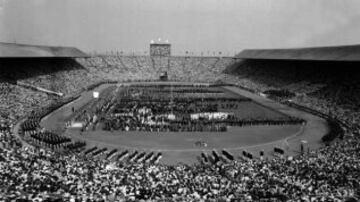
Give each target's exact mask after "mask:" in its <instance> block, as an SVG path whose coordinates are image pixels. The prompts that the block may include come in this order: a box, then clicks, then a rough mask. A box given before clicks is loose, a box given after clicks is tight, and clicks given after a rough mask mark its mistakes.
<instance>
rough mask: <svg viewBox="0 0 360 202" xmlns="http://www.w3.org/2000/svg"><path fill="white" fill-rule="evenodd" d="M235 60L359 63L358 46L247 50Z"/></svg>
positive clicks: (359, 47)
mask: <svg viewBox="0 0 360 202" xmlns="http://www.w3.org/2000/svg"><path fill="white" fill-rule="evenodd" d="M235 57H236V58H241V59H266V60H309V61H310V60H312V61H349V62H351V61H353V62H355V61H360V45H350V46H330V47H312V48H292V49H258V50H256V49H248V50H243V51H242V52H240V53H239V54H238V55H236V56H235Z"/></svg>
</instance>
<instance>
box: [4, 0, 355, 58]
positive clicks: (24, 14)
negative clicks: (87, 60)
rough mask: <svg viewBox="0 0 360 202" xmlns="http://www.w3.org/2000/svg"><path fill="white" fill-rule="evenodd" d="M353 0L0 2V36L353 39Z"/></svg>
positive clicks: (89, 40)
mask: <svg viewBox="0 0 360 202" xmlns="http://www.w3.org/2000/svg"><path fill="white" fill-rule="evenodd" d="M359 36H360V1H359V0H0V41H1V42H16V43H25V44H39V45H54V46H75V47H78V48H80V49H81V50H83V51H86V52H88V53H91V52H98V53H100V52H101V53H103V52H110V51H123V52H135V53H138V54H141V53H145V51H148V49H149V43H150V41H151V40H155V41H157V40H158V39H159V38H161V40H162V41H165V40H169V42H170V43H171V44H172V51H173V53H174V54H177V55H181V54H183V53H184V52H185V51H190V52H194V54H196V55H200V53H201V52H203V53H204V54H205V55H206V54H208V53H209V54H213V53H214V52H217V53H218V52H219V51H221V52H222V53H223V55H234V54H235V53H237V52H240V51H241V50H242V49H249V48H252V49H255V48H295V47H309V46H332V45H347V44H360V37H359Z"/></svg>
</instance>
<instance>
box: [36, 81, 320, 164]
mask: <svg viewBox="0 0 360 202" xmlns="http://www.w3.org/2000/svg"><path fill="white" fill-rule="evenodd" d="M109 87H110V88H112V89H114V88H113V87H111V85H103V86H100V87H98V88H97V89H95V90H96V91H100V92H102V91H104V89H109ZM223 90H224V93H229V94H234V95H236V94H237V93H234V91H229V90H228V89H223ZM108 93H109V90H107V92H106V94H108ZM238 95H239V96H241V97H242V96H245V95H244V94H242V93H239V94H238ZM251 96H252V95H251ZM246 97H249V96H246ZM91 99H92V92H84V93H83V94H82V96H81V97H80V98H79V99H78V100H76V101H74V102H73V103H70V104H68V105H66V106H64V107H62V108H60V109H59V110H57V111H55V112H53V113H52V114H50V115H49V116H47V117H46V118H45V119H43V120H42V123H41V124H42V125H43V126H44V127H45V128H47V129H50V130H56V131H64V127H63V126H64V120H67V119H68V117H70V116H72V113H71V108H72V107H74V108H80V107H83V106H84V105H85V104H86V103H88V102H89V101H90V100H91ZM261 99H264V98H261V97H256V100H255V99H253V98H252V101H245V102H241V103H240V105H239V107H238V109H237V110H235V111H233V112H234V113H235V114H236V116H237V117H241V118H259V117H267V118H279V117H287V116H289V115H291V116H296V115H299V116H300V117H302V118H306V119H316V117H312V116H311V117H310V116H309V115H308V114H304V113H303V112H301V113H300V112H298V111H296V110H295V111H294V110H293V109H291V108H285V107H284V106H280V105H276V103H275V104H274V103H273V102H270V101H269V100H264V102H263V103H259V102H262V100H261ZM267 102H269V103H271V104H269V103H267ZM222 111H226V110H222ZM311 124H314V126H315V124H323V123H322V122H321V121H320V120H318V119H316V122H315V121H314V122H309V121H308V124H307V125H306V126H302V125H283V126H246V127H231V128H229V129H228V131H227V132H120V131H111V132H109V131H103V130H96V131H91V130H89V131H85V132H82V133H81V132H80V130H79V129H67V130H66V131H65V134H66V135H69V136H71V137H73V138H74V139H81V140H85V141H86V142H87V145H88V147H92V146H98V147H100V148H101V147H106V148H108V149H112V148H117V149H119V150H124V149H129V150H139V151H162V152H163V154H164V158H163V159H162V162H164V163H170V164H173V163H179V162H185V163H192V162H194V161H196V158H195V157H196V156H197V155H199V154H200V152H201V151H210V150H212V149H215V150H221V149H227V150H229V151H234V152H237V153H240V151H241V150H242V149H244V148H252V149H253V148H256V150H254V151H259V150H263V149H264V150H271V147H273V146H274V145H279V144H283V142H284V140H286V141H288V139H289V140H291V139H290V138H294V137H295V138H294V139H296V138H297V137H302V136H304V137H305V135H304V133H309V134H312V133H313V132H314V134H315V131H316V132H319V131H320V132H321V133H320V134H323V133H324V132H326V125H325V126H323V127H314V126H312V125H311ZM309 127H312V128H309ZM304 131H305V132H304ZM316 134H317V133H316ZM309 138H316V139H320V138H319V137H318V136H316V135H314V136H309ZM199 140H201V141H204V142H206V143H207V147H202V148H200V147H197V146H196V145H195V142H196V141H199ZM296 141H299V140H296ZM291 144H292V143H291V142H290V145H291ZM262 145H263V146H262ZM270 145H271V147H270Z"/></svg>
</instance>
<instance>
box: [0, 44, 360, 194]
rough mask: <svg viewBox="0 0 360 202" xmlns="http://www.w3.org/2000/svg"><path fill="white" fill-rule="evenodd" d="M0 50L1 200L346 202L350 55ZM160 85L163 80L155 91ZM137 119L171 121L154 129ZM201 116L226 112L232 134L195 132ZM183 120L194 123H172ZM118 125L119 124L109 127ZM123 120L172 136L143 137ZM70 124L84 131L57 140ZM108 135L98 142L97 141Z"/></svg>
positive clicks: (353, 145) (355, 132)
mask: <svg viewBox="0 0 360 202" xmlns="http://www.w3.org/2000/svg"><path fill="white" fill-rule="evenodd" d="M0 47H1V48H0V50H1V51H0V55H1V56H0V57H1V59H0V71H1V76H0V90H1V91H0V103H1V106H0V140H1V141H0V167H1V169H0V182H4V183H0V184H1V185H0V200H5V201H7V200H10V201H11V200H16V199H17V200H20V199H23V200H25V201H32V200H43V201H45V200H57V201H77V200H79V201H81V200H87V201H137V200H151V201H153V200H156V201H204V200H213V201H215V200H224V201H230V200H238V201H304V200H305V201H306V200H308V201H347V200H349V201H350V200H355V201H356V198H359V195H360V185H359V183H358V182H359V181H360V179H359V176H360V173H359V171H360V164H359V162H360V161H359V156H360V153H359V152H360V150H359V148H360V142H359V141H360V138H359V135H360V134H359V132H360V125H359V121H360V113H359V111H360V110H359V108H360V106H359V103H360V101H359V98H360V92H359V89H360V85H359V80H360V79H359V75H358V74H357V73H356V69H357V66H358V64H359V63H358V59H359V57H358V56H359V55H360V50H358V46H341V47H326V48H319V47H317V48H302V49H288V50H286V49H282V50H244V51H243V52H241V53H239V54H238V55H236V56H235V57H180V56H170V57H150V56H141V55H133V56H124V55H95V56H91V57H89V56H88V55H86V54H85V53H83V52H81V51H79V50H78V49H75V48H62V47H44V46H27V45H18V44H5V43H3V44H1V46H0ZM162 72H167V74H168V78H169V81H166V82H163V81H159V76H160V74H161V73H162ZM93 91H97V92H100V97H101V99H98V100H95V99H93V98H92V95H93ZM215 98H216V99H215ZM124 100H125V101H124ZM199 100H201V101H199ZM204 100H205V101H204ZM214 100H215V101H216V102H218V103H216V104H218V105H217V106H218V108H216V107H215V106H216V104H215V103H213V101H214ZM149 103H151V104H149ZM154 103H155V104H154ZM164 103H165V104H164ZM167 103H168V104H167ZM174 103H176V105H174ZM189 103H190V104H189ZM140 106H141V107H140ZM149 109H150V110H154V111H157V112H161V113H164V112H167V113H168V112H176V113H177V114H176V115H182V116H183V117H184V118H183V119H182V120H181V121H179V120H177V121H172V120H169V119H164V118H163V117H161V116H157V117H155V116H153V114H152V113H149ZM219 110H220V111H219ZM208 111H210V112H216V113H218V112H228V113H229V114H230V112H235V113H234V114H235V115H236V116H235V117H234V116H230V117H231V119H229V120H226V121H227V122H229V123H231V124H233V125H232V126H231V127H227V128H226V129H225V127H223V126H224V125H223V122H224V120H220V121H218V122H216V123H212V125H211V124H210V125H207V124H208V122H206V121H204V119H206V117H207V116H208V115H209V113H206V112H208ZM185 112H186V113H185ZM188 112H189V113H188ZM190 112H205V113H204V114H203V117H202V118H203V119H198V120H200V121H198V122H196V121H189V122H185V121H186V120H187V119H186V117H188V119H189V117H191V116H190ZM130 113H133V115H134V114H136V116H135V115H134V116H133V117H129V116H128V115H129V114H130ZM146 113H147V114H146ZM124 114H125V115H126V116H123V117H125V121H122V122H121V121H118V120H116V118H114V117H120V116H122V115H124ZM154 114H155V113H154ZM199 114H200V113H199ZM220 114H221V113H220ZM94 115H95V116H94ZM156 115H159V114H156ZM160 115H161V114H160ZM152 116H153V117H152ZM94 117H96V118H94ZM134 117H141V118H143V119H142V121H143V122H144V120H145V118H148V117H149V119H151V121H152V122H157V123H159V122H161V123H164V122H166V121H168V122H169V123H173V126H179V127H175V129H174V128H171V129H169V127H168V128H167V127H160V129H159V128H158V127H154V126H148V127H147V126H144V124H143V122H142V121H141V120H139V119H133V118H134ZM159 117H160V118H159ZM204 117H205V118H204ZM249 117H250V118H251V119H249ZM260 117H262V118H264V117H265V118H267V119H265V120H264V119H259V118H260ZM294 117H295V118H294ZM235 118H237V119H235ZM149 119H147V120H146V121H149ZM72 120H76V121H79V120H80V121H81V122H83V123H86V124H87V125H86V126H89V127H87V128H84V129H83V131H80V130H79V129H76V128H70V126H71V125H72V124H73V123H72ZM123 120H124V119H123ZM234 120H236V121H235V122H234ZM171 121H172V122H171ZM221 121H223V122H221ZM304 121H305V122H304ZM98 122H99V123H100V124H99V125H96V124H97V123H98ZM125 122H126V123H132V126H131V127H128V126H127V125H121V124H120V123H125ZM149 122H150V121H149ZM289 122H291V123H295V124H288V123H289ZM178 123H186V124H183V125H181V124H178ZM240 123H241V124H242V128H236V127H237V126H238V125H239V124H240ZM107 124H108V125H107ZM201 124H203V125H201ZM236 124H238V125H236ZM90 126H91V127H90ZM107 126H108V129H109V130H112V131H110V132H109V133H107V132H104V131H102V130H101V128H102V127H107ZM213 126H215V127H213ZM127 127H128V128H129V130H130V131H128V132H127V133H125V132H124V133H121V134H119V132H118V131H116V130H124V131H125V130H128V129H127ZM115 129H116V130H115ZM93 130H94V131H93ZM139 130H141V132H139ZM154 130H173V131H170V132H162V133H158V132H155V133H154V132H152V131H154ZM178 130H182V131H180V132H179V131H178ZM187 130H193V132H189V131H187ZM197 130H205V131H206V132H199V131H197ZM222 130H224V131H225V130H230V131H231V130H233V132H234V131H235V132H234V133H228V132H227V131H225V132H224V131H222ZM65 131H66V132H65ZM210 131H212V132H210ZM213 131H216V132H213ZM259 131H261V132H259ZM269 131H270V132H269ZM289 131H290V133H292V136H289ZM260 133H263V135H262V136H260V135H259V134H260ZM114 136H115V137H114ZM275 136H277V137H275ZM274 137H275V138H274ZM236 138H238V139H236ZM234 140H235V141H234ZM249 140H252V141H253V144H251V143H249V142H247V141H249ZM169 142H172V143H173V145H171V144H169ZM189 142H190V143H191V145H190V146H189ZM166 144H167V145H166ZM173 147H176V148H173ZM180 162H185V163H186V164H184V163H180ZM179 163H180V164H179Z"/></svg>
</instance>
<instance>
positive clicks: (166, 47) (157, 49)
mask: <svg viewBox="0 0 360 202" xmlns="http://www.w3.org/2000/svg"><path fill="white" fill-rule="evenodd" d="M150 56H160V57H161V56H163V57H169V56H171V44H170V43H168V42H165V43H162V42H156V43H155V42H153V41H151V43H150Z"/></svg>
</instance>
